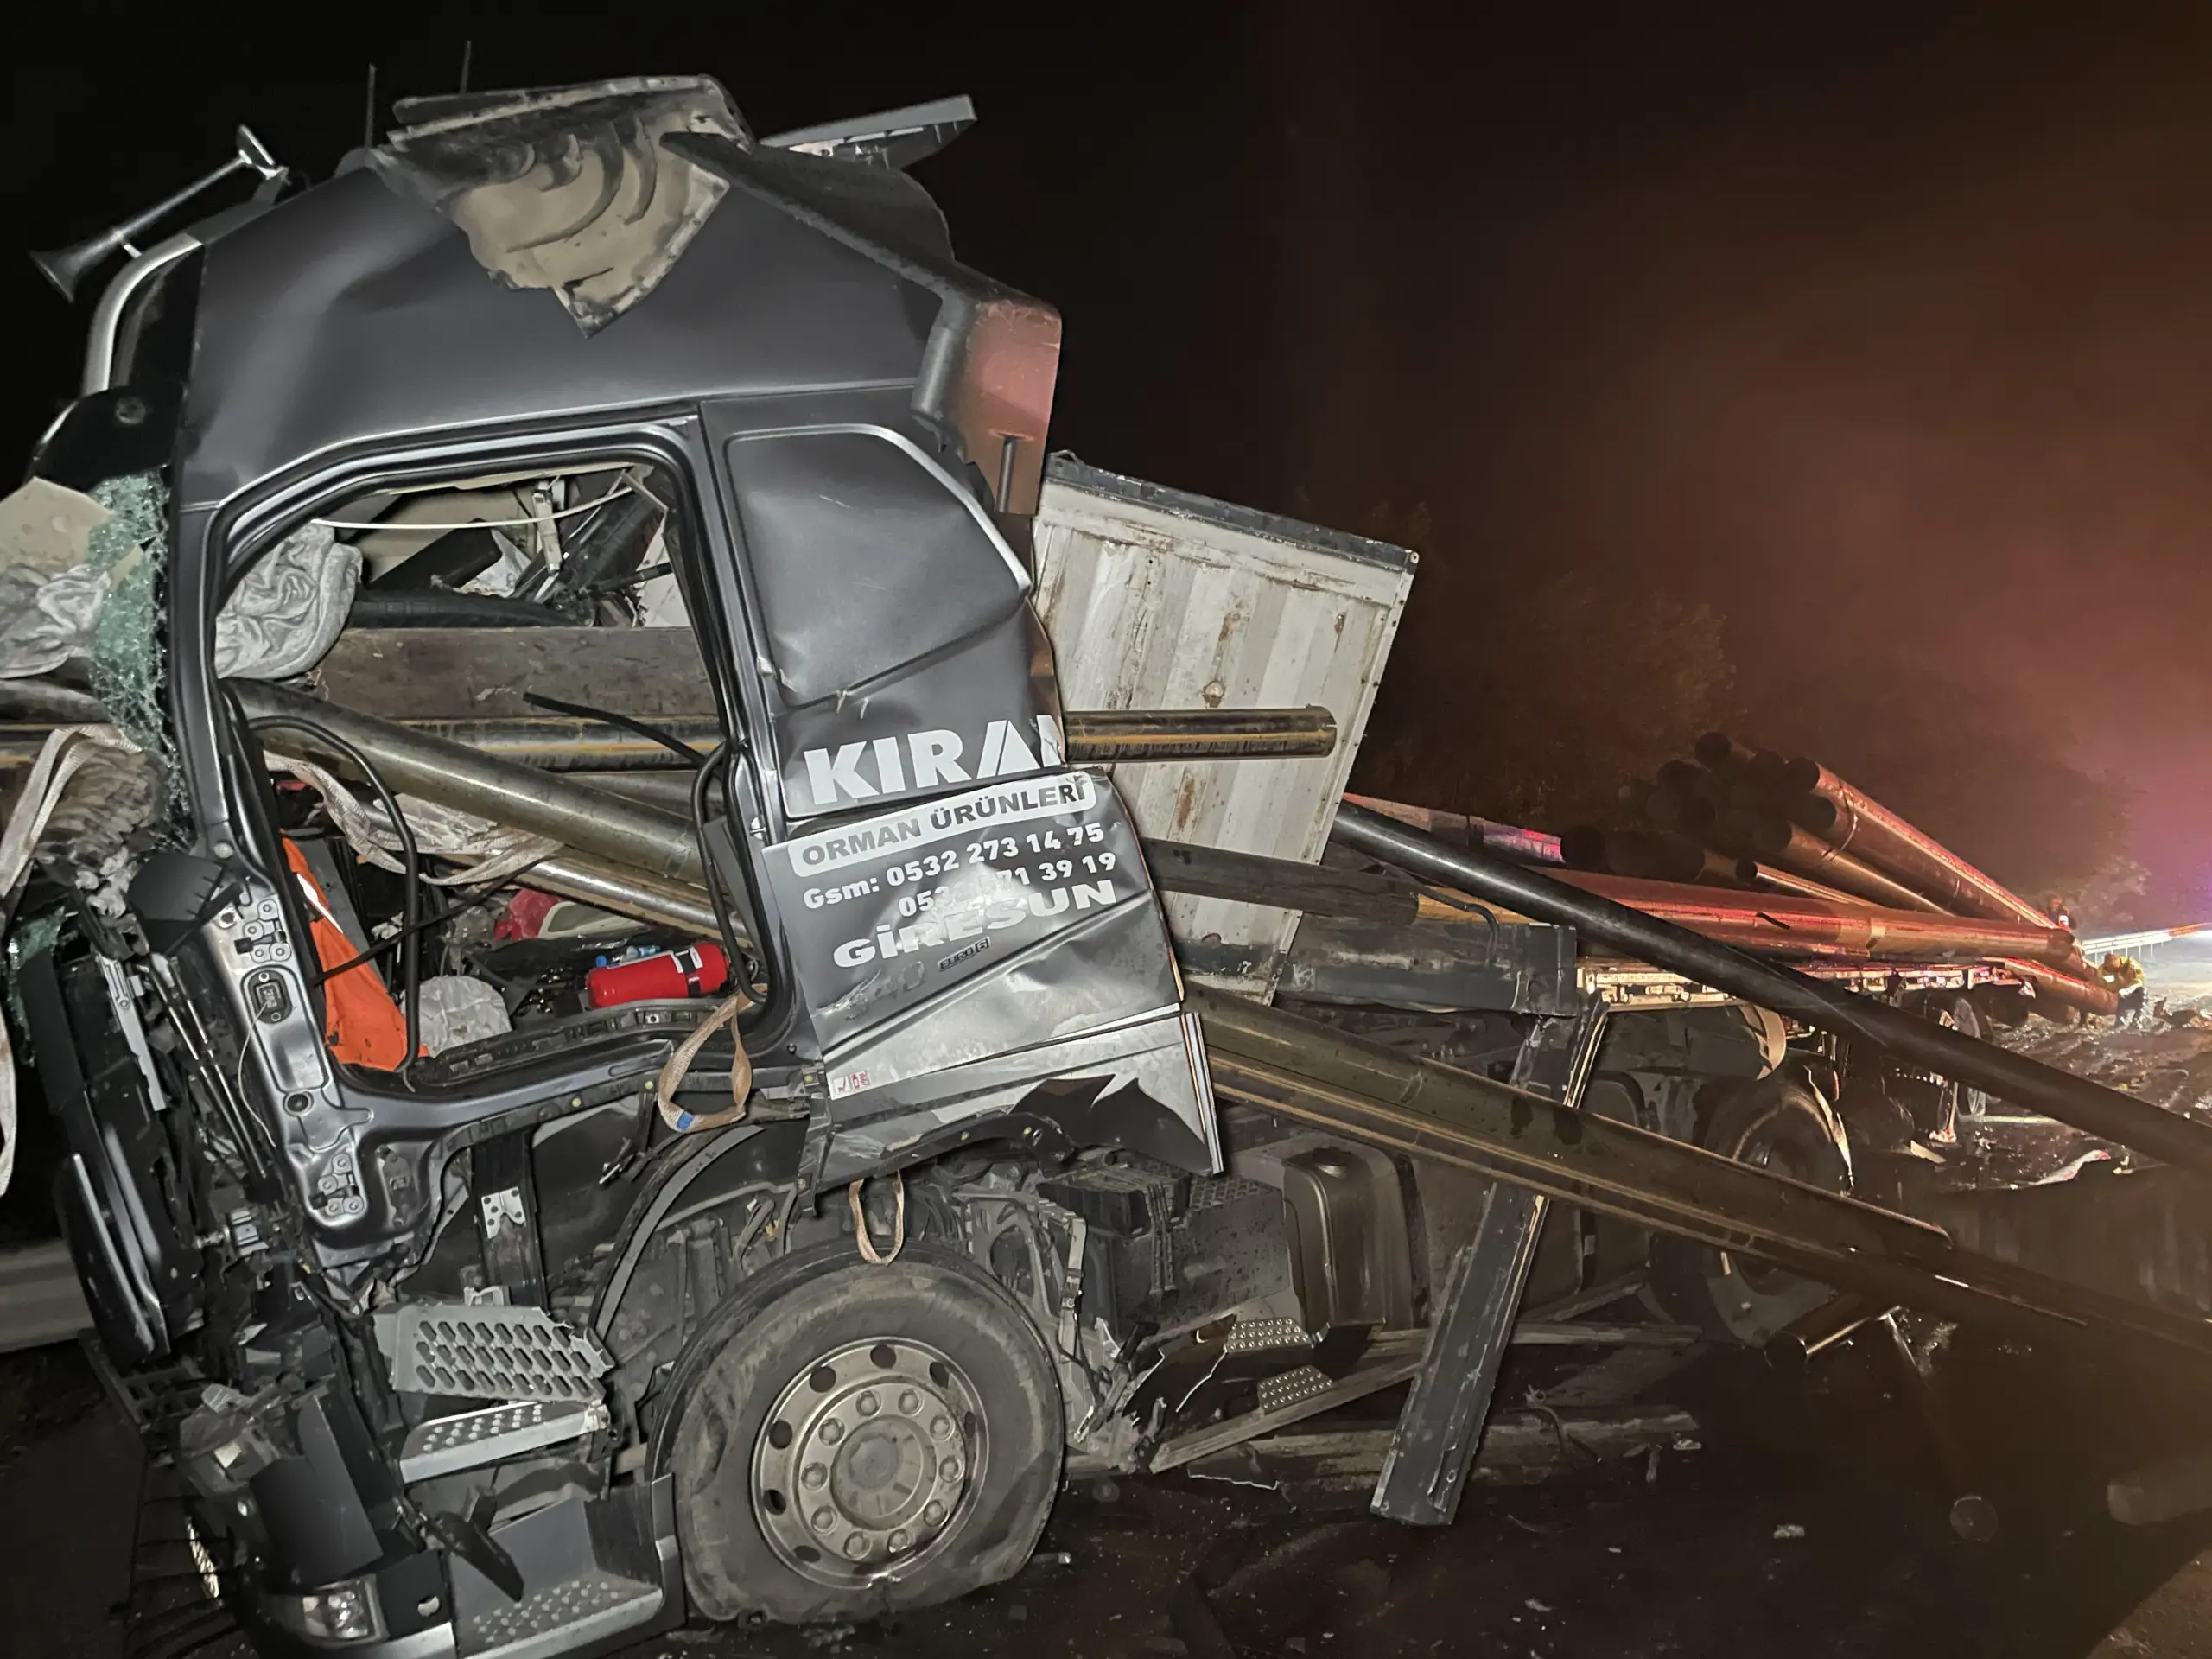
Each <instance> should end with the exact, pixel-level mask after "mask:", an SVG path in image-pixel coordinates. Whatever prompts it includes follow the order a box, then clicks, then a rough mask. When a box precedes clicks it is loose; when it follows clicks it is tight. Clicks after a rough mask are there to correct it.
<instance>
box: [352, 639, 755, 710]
mask: <svg viewBox="0 0 2212 1659" xmlns="http://www.w3.org/2000/svg"><path fill="white" fill-rule="evenodd" d="M315 677H316V679H317V681H318V682H319V683H320V684H321V688H322V692H323V695H324V696H327V697H328V698H329V699H330V701H331V702H335V703H339V704H341V705H342V706H344V707H346V708H348V709H356V710H358V711H359V712H360V713H362V714H365V715H384V716H385V717H386V718H387V719H395V718H409V717H423V718H435V719H441V720H462V719H467V718H469V717H471V716H474V717H475V718H478V719H483V720H496V719H499V718H502V717H511V716H514V715H535V714H541V713H543V710H542V709H536V708H533V707H532V706H531V704H529V703H527V702H524V701H523V694H524V692H525V691H535V692H537V694H538V695H539V696H548V697H559V698H561V699H563V701H565V702H583V703H589V704H591V705H592V706H593V707H594V708H599V709H613V710H614V711H615V712H616V713H618V714H625V715H632V716H633V717H635V718H637V719H639V720H658V719H664V718H666V717H667V716H670V715H712V714H713V713H714V712H715V698H714V693H713V691H712V690H710V689H709V686H708V684H707V671H706V666H705V664H703V663H702V662H701V660H700V658H699V647H698V645H697V643H696V640H695V639H694V638H693V636H692V632H691V630H690V629H689V628H349V629H347V630H346V632H344V633H342V634H340V635H339V637H338V643H337V644H336V645H334V646H332V647H331V649H330V654H329V655H328V656H327V657H325V658H323V659H322V662H321V665H320V666H319V667H318V668H317V669H316V671H315Z"/></svg>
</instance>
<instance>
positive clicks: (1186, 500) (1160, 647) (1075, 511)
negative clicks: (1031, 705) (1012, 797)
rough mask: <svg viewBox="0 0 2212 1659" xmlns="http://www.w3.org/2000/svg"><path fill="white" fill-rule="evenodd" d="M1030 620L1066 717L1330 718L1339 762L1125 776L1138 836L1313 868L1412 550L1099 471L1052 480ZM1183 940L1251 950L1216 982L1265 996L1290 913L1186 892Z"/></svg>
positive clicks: (1169, 767) (1216, 766)
mask: <svg viewBox="0 0 2212 1659" xmlns="http://www.w3.org/2000/svg"><path fill="white" fill-rule="evenodd" d="M1036 550H1037V607H1038V609H1039V612H1040V613H1042V615H1043V616H1044V619H1045V626H1046V628H1047V630H1049V631H1050V632H1051V634H1052V642H1053V650H1054V654H1055V656H1056V658H1057V660H1058V670H1059V680H1060V696H1061V698H1062V700H1063V702H1065V704H1066V706H1067V707H1069V708H1071V709H1198V708H1205V707H1214V708H1224V709H1236V708H1247V709H1251V708H1292V707H1297V706H1300V705H1302V704H1308V703H1319V704H1321V705H1323V706H1324V707H1325V708H1327V709H1329V710H1330V712H1331V713H1332V714H1333V715H1336V717H1337V729H1338V744H1337V750H1336V753H1333V754H1332V755H1330V756H1328V757H1327V758H1325V759H1320V760H1238V761H1211V762H1205V763H1190V764H1178V763H1171V764H1153V765H1145V766H1124V767H1121V768H1118V769H1117V770H1118V772H1119V775H1118V776H1117V777H1116V779H1115V782H1116V785H1118V786H1119V787H1120V790H1121V791H1122V798H1123V799H1124V800H1126V801H1127V802H1128V807H1129V810H1130V813H1131V815H1132V816H1133V817H1135V820H1136V823H1137V827H1138V829H1139V830H1140V831H1141V833H1143V834H1144V835H1146V836H1154V837H1156V838H1160V839H1163V840H1169V841H1191V842H1200V843H1202V844H1204V845H1206V846H1211V847H1226V848H1231V849H1236V850H1237V851H1240V852H1252V853H1264V854H1267V855H1269V856H1271V857H1274V858H1294V859H1300V860H1302V861H1306V862H1307V863H1313V862H1315V861H1318V860H1319V857H1320V855H1321V849H1322V846H1323V845H1324V843H1325V842H1326V841H1327V840H1328V836H1329V826H1330V824H1331V823H1332V821H1333V819H1334V817H1335V815H1336V805H1337V799H1338V796H1340V795H1341V794H1342V793H1343V792H1344V782H1345V779H1346V778H1347V777H1348V775H1349V774H1350V772H1351V763H1352V759H1353V757H1354V756H1355V755H1356V754H1357V753H1358V752H1359V741H1360V737H1361V735H1362V734H1363V732H1364V731H1365V729H1366V727H1367V715H1368V710H1369V709H1370V707H1371V706H1372V705H1373V703H1374V701H1375V689H1376V683H1378V682H1379V681H1380V679H1381V678H1382V675H1383V664H1384V661H1385V660H1386V659H1387V658H1388V657H1389V651H1390V641H1391V639H1392V638H1393V637H1394V636H1395V633H1396V632H1397V627H1398V617H1399V615H1400V613H1402V611H1403V610H1404V608H1405V603H1406V594H1407V591H1408V589H1409V588H1411V587H1412V585H1413V575H1414V563H1415V557H1416V556H1415V555H1414V554H1413V553H1411V552H1409V551H1408V550H1406V549H1404V548H1401V547H1392V546H1390V545H1389V544H1388V543H1383V542H1372V541H1369V540H1367V539H1365V538H1364V537H1357V536H1347V535H1344V534H1342V533H1340V532H1338V531H1327V530H1321V529H1319V528H1317V527H1315V526H1313V525H1311V524H1299V523H1297V522H1296V521H1295V520H1292V519H1287V518H1274V517H1272V516H1270V515H1268V514H1265V513H1259V512H1252V511H1250V510H1249V509H1247V508H1243V507H1236V506H1230V505H1227V504H1225V503H1223V502H1219V501H1211V500H1208V499H1205V497H1203V496H1195V495H1186V494H1184V493H1181V492H1179V491H1175V490H1169V489H1165V488H1163V487H1161V486H1159V485H1156V484H1147V483H1144V482H1142V481H1141V480H1135V479H1127V478H1122V477H1120V476H1117V475H1116V474H1112V473H1104V472H1100V471H1098V470H1097V469H1096V468H1094V467H1085V466H1084V465H1083V464H1082V463H1081V462H1079V461H1073V460H1071V458H1069V457H1067V456H1065V455H1056V456H1054V457H1053V458H1052V463H1051V465H1050V466H1049V467H1047V469H1046V480H1045V493H1044V499H1043V501H1042V503H1041V505H1039V510H1038V514H1037V521H1036ZM1166 906H1167V912H1168V919H1169V922H1170V924H1171V925H1173V928H1174V930H1175V932H1176V934H1177V936H1178V937H1179V938H1182V939H1185V940H1195V941H1205V942H1209V943H1211V942H1213V941H1218V943H1219V944H1222V945H1223V946H1226V947H1230V948H1231V949H1232V950H1235V949H1239V948H1244V949H1249V952H1250V954H1251V956H1252V958H1253V961H1254V963H1255V966H1254V968H1253V969H1252V970H1251V971H1249V972H1247V973H1242V974H1238V975H1236V976H1230V977H1228V978H1225V979H1224V980H1223V981H1222V982H1223V983H1225V984H1229V985H1230V986H1232V987H1233V988H1236V989H1239V990H1243V991H1246V992H1248V993H1257V994H1259V995H1263V996H1265V995H1272V994H1273V992H1274V977H1275V975H1276V973H1277V972H1278V971H1279V969H1280V967H1281V958H1282V956H1283V953H1284V952H1285V951H1286V950H1287V948H1288V946H1289V944H1290V937H1291V934H1292V933H1293V931H1295V929H1296V927H1297V925H1298V915H1297V912H1294V911H1284V910H1275V909H1269V908H1262V907H1260V906H1251V905H1236V904H1230V903H1227V902H1225V901H1224V900H1221V899H1192V898H1188V897H1184V896H1180V895H1176V896H1171V897H1169V898H1168V899H1166Z"/></svg>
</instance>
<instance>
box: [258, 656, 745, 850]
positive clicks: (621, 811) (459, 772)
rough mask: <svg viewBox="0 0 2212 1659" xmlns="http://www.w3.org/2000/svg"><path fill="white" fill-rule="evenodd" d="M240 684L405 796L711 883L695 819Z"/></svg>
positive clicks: (261, 715)
mask: <svg viewBox="0 0 2212 1659" xmlns="http://www.w3.org/2000/svg"><path fill="white" fill-rule="evenodd" d="M230 687H231V690H232V691H233V692H234V693H236V695H237V696H238V702H239V703H240V705H241V706H242V707H243V708H244V709H245V712H246V715H247V716H248V717H249V718H251V719H267V718H273V717H276V716H278V715H296V716H299V717H302V718H304V719H308V720H313V721H316V722H318V723H319V724H321V725H323V726H327V727H328V728H330V730H331V731H332V732H333V733H334V734H337V735H338V736H340V737H341V738H344V739H345V740H346V741H347V742H349V743H352V744H353V745H354V746H355V747H358V748H359V750H360V751H361V753H364V754H365V755H366V756H367V757H368V758H369V759H370V760H372V761H373V762H374V763H375V764H376V767H377V770H378V772H380V773H381V774H382V775H383V777H384V780H385V784H386V785H388V786H389V787H390V788H391V790H392V791H393V792H394V793H395V794H398V793H405V794H410V795H415V796H418V797H420V798H422V799H423V800H426V801H436V802H438V803H440V804H442V805H446V806H451V807H455V808H458V809H459V810H461V811H463V812H473V813H474V814H475V815H476V816H477V817H482V818H489V819H491V820H492V821H493V823H502V824H506V825H508V826H510V827H511V828H513V829H526V830H529V831H530V832H531V833H532V834H534V835H540V836H550V837H551V838H552V839H553V840H555V841H557V842H560V843H561V844H562V845H563V846H564V847H567V848H569V849H573V850H575V851H576V852H580V853H586V854H590V855H595V856H597V857H600V858H604V859H608V860H611V861H613V862H614V863H617V864H620V865H624V866H626V867H631V868H637V869H640V870H644V871H645V872H647V873H648V874H652V875H658V876H672V877H675V878H677V880H683V881H687V882H690V883H692V884H695V885H696V884H698V883H700V882H702V881H703V880H704V868H705V867H704V865H703V863H702V861H701V858H700V854H699V842H698V837H697V836H696V835H695V834H694V833H693V832H692V829H691V821H690V818H688V817H677V815H676V814H674V813H672V812H663V811H659V810H657V809H655V808H652V807H650V806H645V805H643V804H639V803H638V802H636V801H626V800H623V799H620V798H618V797H616V796H613V795H607V794H602V793H601V792H600V791H598V790H595V789H588V788H586V787H585V786H584V785H582V784H574V783H569V782H568V781H567V780H565V779H561V780H556V779H551V778H549V777H548V776H547V775H546V774H545V773H544V772H540V771H538V770H537V769H536V768H534V767H531V766H523V765H521V764H520V763H519V762H518V761H514V760H505V759H503V758H501V757H499V756H498V755H493V754H486V753H481V752H480V751H478V750H476V749H474V748H471V747H467V746H466V745H463V744H460V743H454V742H451V741H447V740H446V739H444V738H442V737H438V736H434V735H432V734H429V733H427V732H422V731H416V730H415V729H413V728H410V727H406V726H402V725H399V724H397V723H396V722H394V721H388V720H378V719H376V718H374V717H373V716H372V715H359V714H355V713H353V711H352V710H351V709H340V708H339V707H338V706H337V705H336V704H334V703H328V702H320V701H318V700H316V699H315V698H314V697H307V696H301V695H300V694H299V693H298V692H296V691H287V690H283V689H281V688H280V687H277V686H274V685H268V684H264V683H261V682H259V681H255V680H234V681H232V682H230ZM286 741H288V742H297V743H298V744H300V745H301V746H302V747H307V748H309V749H313V750H316V751H317V752H320V746H319V745H318V743H317V742H316V741H315V738H314V737H313V736H312V735H311V734H307V733H302V734H299V735H298V736H297V737H296V738H294V737H291V736H290V735H289V734H288V735H287V738H286Z"/></svg>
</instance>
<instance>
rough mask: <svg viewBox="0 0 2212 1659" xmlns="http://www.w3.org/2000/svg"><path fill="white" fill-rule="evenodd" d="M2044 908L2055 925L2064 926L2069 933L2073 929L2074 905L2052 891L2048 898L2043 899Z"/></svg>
mask: <svg viewBox="0 0 2212 1659" xmlns="http://www.w3.org/2000/svg"><path fill="white" fill-rule="evenodd" d="M2044 910H2045V911H2046V912H2049V913H2050V919H2051V921H2052V922H2053V923H2055V924H2056V925H2058V926H2060V927H2063V928H2064V929H2065V930H2066V931H2068V932H2069V933H2071V932H2072V931H2074V906H2071V905H2069V904H2068V903H2067V902H2066V900H2065V899H2062V898H2060V897H2059V896H2058V894H2056V893H2052V894H2051V895H2050V899H2047V900H2045V901H2044Z"/></svg>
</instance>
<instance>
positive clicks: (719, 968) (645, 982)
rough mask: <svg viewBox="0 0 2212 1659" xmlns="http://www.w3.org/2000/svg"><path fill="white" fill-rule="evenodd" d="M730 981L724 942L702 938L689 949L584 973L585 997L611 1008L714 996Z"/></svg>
mask: <svg viewBox="0 0 2212 1659" xmlns="http://www.w3.org/2000/svg"><path fill="white" fill-rule="evenodd" d="M728 983H729V957H727V956H726V955H724V954H723V952H722V948H721V946H720V945H718V944H707V943H705V942H704V941H703V940H702V942H701V943H699V944H695V945H692V946H691V947H690V949H689V950H663V951H660V952H659V953H658V954H657V955H654V956H650V957H635V958H633V959H632V960H631V961H628V962H614V963H601V965H600V966H599V967H596V968H594V969H592V970H591V971H590V972H589V973H588V974H586V975H585V976H584V1001H586V1002H587V1003H588V1004H589V1005H590V1006H591V1007H594V1008H611V1007H618V1006H619V1005H620V1004H622V1003H624V1002H651V1001H671V1000H674V999H676V998H679V997H687V996H712V995H715V992H717V991H719V990H721V988H722V987H723V986H725V985H727V984H728Z"/></svg>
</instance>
